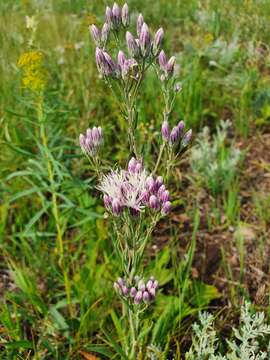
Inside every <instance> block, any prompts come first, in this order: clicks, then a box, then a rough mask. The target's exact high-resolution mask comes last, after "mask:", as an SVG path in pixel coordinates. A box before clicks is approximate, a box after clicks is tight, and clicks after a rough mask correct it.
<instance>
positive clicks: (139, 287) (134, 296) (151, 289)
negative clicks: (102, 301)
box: [113, 276, 158, 305]
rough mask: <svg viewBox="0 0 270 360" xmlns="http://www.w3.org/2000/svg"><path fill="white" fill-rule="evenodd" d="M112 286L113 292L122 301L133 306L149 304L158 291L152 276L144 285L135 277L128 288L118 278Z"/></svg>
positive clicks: (125, 283) (124, 282)
mask: <svg viewBox="0 0 270 360" xmlns="http://www.w3.org/2000/svg"><path fill="white" fill-rule="evenodd" d="M113 286H114V289H115V291H116V292H117V293H118V294H119V295H120V296H121V297H122V298H123V299H125V300H126V301H129V302H130V303H133V304H135V305H141V304H143V303H144V304H149V303H151V302H152V301H154V299H155V297H156V294H157V290H158V281H157V280H155V278H154V277H153V276H152V277H150V279H149V280H148V281H147V282H146V283H145V282H144V281H143V280H142V279H140V278H139V277H137V276H136V277H135V279H134V284H133V285H132V286H131V285H130V286H129V285H128V284H127V281H126V280H124V279H122V278H118V279H117V281H116V282H115V283H114V284H113Z"/></svg>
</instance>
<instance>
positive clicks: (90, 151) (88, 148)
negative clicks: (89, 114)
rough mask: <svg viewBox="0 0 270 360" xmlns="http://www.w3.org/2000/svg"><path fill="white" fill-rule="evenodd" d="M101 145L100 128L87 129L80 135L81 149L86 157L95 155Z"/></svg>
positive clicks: (101, 134)
mask: <svg viewBox="0 0 270 360" xmlns="http://www.w3.org/2000/svg"><path fill="white" fill-rule="evenodd" d="M102 143H103V133H102V128H101V127H100V126H99V127H96V126H94V127H93V128H92V129H87V130H86V134H85V135H83V134H80V145H81V149H82V151H83V152H84V153H85V154H87V155H90V156H93V155H95V154H96V153H97V151H98V149H99V148H100V146H101V144H102Z"/></svg>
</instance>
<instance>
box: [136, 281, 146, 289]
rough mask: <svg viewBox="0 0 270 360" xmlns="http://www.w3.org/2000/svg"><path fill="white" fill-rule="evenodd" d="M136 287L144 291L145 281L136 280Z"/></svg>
mask: <svg viewBox="0 0 270 360" xmlns="http://www.w3.org/2000/svg"><path fill="white" fill-rule="evenodd" d="M138 289H139V290H141V291H145V283H144V282H143V280H140V281H139V282H138Z"/></svg>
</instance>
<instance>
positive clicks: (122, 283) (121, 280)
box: [117, 277, 126, 286]
mask: <svg viewBox="0 0 270 360" xmlns="http://www.w3.org/2000/svg"><path fill="white" fill-rule="evenodd" d="M117 283H118V284H119V285H120V286H124V285H125V284H126V282H125V280H124V279H123V278H120V277H119V278H118V279H117Z"/></svg>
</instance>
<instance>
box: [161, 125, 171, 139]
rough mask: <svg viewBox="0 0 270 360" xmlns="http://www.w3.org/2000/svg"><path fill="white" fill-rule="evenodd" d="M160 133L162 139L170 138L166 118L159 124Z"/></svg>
mask: <svg viewBox="0 0 270 360" xmlns="http://www.w3.org/2000/svg"><path fill="white" fill-rule="evenodd" d="M161 135H162V137H163V139H164V140H166V141H168V140H169V139H170V126H169V122H168V121H167V120H164V121H163V123H162V126H161Z"/></svg>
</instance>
